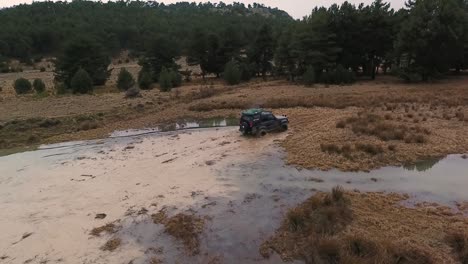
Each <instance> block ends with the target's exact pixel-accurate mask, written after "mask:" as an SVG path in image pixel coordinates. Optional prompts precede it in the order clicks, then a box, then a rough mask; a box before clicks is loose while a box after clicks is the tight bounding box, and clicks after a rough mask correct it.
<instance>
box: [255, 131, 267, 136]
mask: <svg viewBox="0 0 468 264" xmlns="http://www.w3.org/2000/svg"><path fill="white" fill-rule="evenodd" d="M266 134H267V132H266V130H265V129H260V130H258V132H257V137H264V136H266Z"/></svg>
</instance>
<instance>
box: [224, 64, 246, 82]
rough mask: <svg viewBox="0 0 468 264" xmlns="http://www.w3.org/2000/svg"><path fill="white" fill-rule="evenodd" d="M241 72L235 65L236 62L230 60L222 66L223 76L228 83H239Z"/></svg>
mask: <svg viewBox="0 0 468 264" xmlns="http://www.w3.org/2000/svg"><path fill="white" fill-rule="evenodd" d="M241 77H242V73H241V71H240V69H239V66H237V63H235V62H234V61H230V62H228V63H227V64H226V66H225V67H224V72H223V78H224V80H225V81H226V82H227V83H228V84H229V85H236V84H239V83H240V81H241Z"/></svg>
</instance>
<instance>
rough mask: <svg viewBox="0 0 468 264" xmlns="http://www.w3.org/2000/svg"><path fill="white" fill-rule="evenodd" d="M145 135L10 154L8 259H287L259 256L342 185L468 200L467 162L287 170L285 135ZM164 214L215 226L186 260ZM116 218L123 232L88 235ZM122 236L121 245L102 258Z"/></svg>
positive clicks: (0, 244) (3, 243)
mask: <svg viewBox="0 0 468 264" xmlns="http://www.w3.org/2000/svg"><path fill="white" fill-rule="evenodd" d="M186 124H187V123H186ZM225 124H226V125H227V122H226V123H220V124H219V125H216V126H224V125H225ZM198 125H199V124H198ZM193 126H195V125H193ZM199 126H201V125H199ZM203 126H204V125H203ZM145 132H147V131H131V133H129V132H125V133H124V132H119V133H121V134H119V133H116V134H115V135H114V136H116V137H115V138H109V139H104V140H98V141H83V142H70V143H65V144H56V145H49V146H44V147H42V149H40V150H37V151H31V152H25V153H18V154H14V155H10V156H5V157H0V212H2V217H1V218H0V229H1V231H2V232H0V254H4V256H7V257H8V258H6V259H5V260H3V262H2V263H23V262H24V261H28V260H31V261H30V263H39V262H40V261H47V263H125V264H126V263H129V262H130V261H133V263H135V264H137V263H147V262H148V260H149V259H150V258H151V257H157V258H158V259H161V260H164V261H165V263H175V262H176V261H179V263H207V262H209V261H215V260H218V261H220V262H221V263H240V262H242V263H278V262H279V257H278V256H273V257H271V258H270V259H263V258H262V257H261V256H260V255H259V253H258V248H259V246H260V244H261V243H262V241H264V240H265V239H266V238H267V237H269V236H270V235H271V234H272V233H273V232H274V230H275V229H276V228H277V227H278V225H279V224H280V221H281V219H282V218H283V216H284V213H285V212H286V211H287V209H288V208H290V207H291V206H294V205H296V204H298V203H300V202H301V201H303V200H305V199H306V198H307V197H309V196H310V195H311V194H313V193H314V192H315V191H316V190H329V189H330V188H331V187H333V186H334V185H336V184H341V185H343V186H345V187H346V188H357V189H360V190H363V191H397V192H404V193H409V194H410V195H411V201H413V202H416V201H435V202H441V203H444V204H447V205H451V206H453V202H454V201H455V200H459V201H461V200H465V201H468V192H466V191H465V190H466V186H468V175H467V172H468V161H467V160H463V159H462V158H461V157H459V156H456V155H454V156H449V157H447V158H446V159H443V160H432V161H426V162H421V163H419V164H417V165H415V166H406V167H404V168H383V169H380V170H376V171H373V172H371V173H343V172H339V171H328V172H320V171H310V170H298V169H296V168H294V167H291V166H286V165H285V164H284V162H283V157H284V153H283V152H282V150H281V148H280V147H279V146H277V144H276V142H278V140H281V139H282V138H283V137H284V136H285V134H273V135H269V136H267V137H265V138H261V139H256V138H244V137H241V136H240V135H239V133H238V132H237V131H236V128H229V127H226V128H216V129H214V128H212V129H195V130H184V131H178V132H177V131H173V132H166V133H150V134H146V135H140V136H129V135H136V134H142V133H145ZM142 208H145V209H146V210H147V212H144V210H143V211H142V210H141V209H142ZM162 209H164V210H167V212H168V214H169V216H171V215H174V214H176V213H180V212H182V213H186V214H192V213H193V214H197V215H199V216H201V217H204V218H205V228H204V231H203V233H202V235H201V245H200V254H198V255H197V256H189V255H187V254H186V251H185V249H184V247H183V245H181V244H180V242H178V241H176V240H174V238H172V237H171V236H169V235H168V234H166V233H165V232H164V228H163V226H161V225H157V224H154V223H153V222H152V220H151V217H150V215H151V214H152V213H156V212H158V211H159V210H162ZM139 212H143V213H139ZM98 213H105V214H106V215H107V216H106V218H105V219H104V220H100V219H95V215H96V214H98ZM116 220H118V221H119V222H118V223H119V225H121V226H122V227H121V229H120V230H119V231H118V232H117V233H116V234H114V235H104V236H102V237H98V238H95V237H91V236H90V235H89V231H90V230H91V229H92V228H94V227H98V226H101V225H103V224H105V223H107V222H112V221H116ZM25 233H32V235H30V236H28V237H27V238H24V239H22V236H23V234H25ZM112 236H116V237H119V238H121V239H122V245H121V247H120V248H119V249H117V250H116V251H114V252H105V251H101V250H100V249H99V248H100V247H101V246H102V245H103V244H104V243H105V242H106V240H108V239H110V238H111V237H112Z"/></svg>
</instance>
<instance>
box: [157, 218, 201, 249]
mask: <svg viewBox="0 0 468 264" xmlns="http://www.w3.org/2000/svg"><path fill="white" fill-rule="evenodd" d="M151 217H152V219H153V222H154V223H155V224H162V225H164V227H165V232H166V233H168V234H169V235H171V236H173V237H174V238H176V239H177V240H180V241H181V242H182V244H184V246H185V248H186V250H187V252H189V253H190V254H191V255H196V254H198V253H199V250H200V241H199V235H200V234H201V232H202V231H203V226H204V221H203V219H201V218H199V217H197V216H194V215H186V214H177V215H175V216H173V217H168V216H167V214H166V212H165V211H164V210H161V211H159V212H158V213H156V214H153V215H152V216H151Z"/></svg>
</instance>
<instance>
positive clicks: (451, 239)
mask: <svg viewBox="0 0 468 264" xmlns="http://www.w3.org/2000/svg"><path fill="white" fill-rule="evenodd" d="M446 240H447V242H448V243H449V245H450V247H452V249H453V252H454V253H455V255H457V256H458V260H459V261H460V262H461V263H462V264H467V263H468V233H467V232H466V230H465V231H463V230H458V231H451V232H449V233H448V234H447V237H446Z"/></svg>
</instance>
